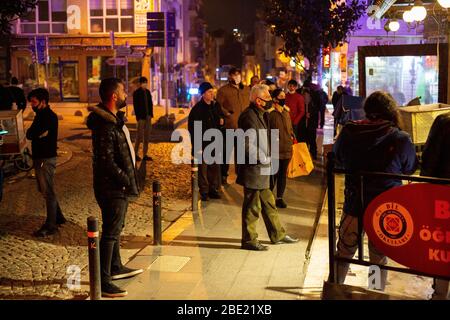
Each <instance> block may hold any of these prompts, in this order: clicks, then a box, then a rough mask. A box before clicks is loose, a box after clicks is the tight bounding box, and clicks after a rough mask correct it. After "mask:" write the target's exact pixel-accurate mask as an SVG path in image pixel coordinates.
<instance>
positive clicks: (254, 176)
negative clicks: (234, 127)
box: [236, 85, 298, 251]
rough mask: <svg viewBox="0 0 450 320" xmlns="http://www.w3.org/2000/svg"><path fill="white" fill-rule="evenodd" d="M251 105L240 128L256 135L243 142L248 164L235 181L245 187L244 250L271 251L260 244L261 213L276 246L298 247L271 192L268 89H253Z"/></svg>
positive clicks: (243, 212)
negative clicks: (281, 218)
mask: <svg viewBox="0 0 450 320" xmlns="http://www.w3.org/2000/svg"><path fill="white" fill-rule="evenodd" d="M250 101H251V103H250V106H249V107H248V108H247V109H245V110H244V112H242V114H241V115H240V117H239V120H238V127H239V128H240V129H243V130H244V132H246V134H247V135H249V136H251V135H252V132H253V138H250V139H248V138H246V139H245V141H244V150H245V163H239V165H238V177H237V180H236V182H237V183H238V184H240V185H242V186H243V187H244V203H243V205H242V240H241V244H242V249H245V250H255V251H265V250H267V249H268V247H267V246H264V245H262V244H261V243H260V242H259V241H258V233H257V232H256V228H257V225H258V219H259V214H260V213H261V214H262V215H263V218H264V222H265V224H266V228H267V232H268V233H269V237H270V240H271V241H272V243H273V244H281V243H295V242H298V239H293V238H291V237H290V236H288V235H287V234H286V231H285V230H284V228H283V227H282V225H281V222H280V219H279V217H278V210H277V208H276V205H275V198H274V196H273V193H272V191H271V190H270V176H271V174H272V173H273V172H272V170H271V160H270V156H271V155H270V146H269V132H268V131H269V125H268V123H269V121H268V117H267V115H266V112H267V110H269V109H270V108H271V106H272V97H271V96H270V93H269V87H268V86H267V85H256V86H254V87H253V88H252V91H251V93H250ZM263 133H265V134H263ZM238 147H239V145H238ZM239 158H240V157H239V152H238V159H239Z"/></svg>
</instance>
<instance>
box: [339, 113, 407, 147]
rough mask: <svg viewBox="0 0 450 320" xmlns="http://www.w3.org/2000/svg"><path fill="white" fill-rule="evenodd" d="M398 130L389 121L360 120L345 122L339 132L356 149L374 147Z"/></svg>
mask: <svg viewBox="0 0 450 320" xmlns="http://www.w3.org/2000/svg"><path fill="white" fill-rule="evenodd" d="M398 131H399V129H398V128H397V127H396V126H395V125H394V124H393V123H392V122H390V121H385V120H381V121H370V120H361V121H351V122H349V123H347V124H346V125H345V127H344V128H343V130H342V133H341V134H343V135H345V136H346V140H347V141H348V143H349V145H351V146H353V148H354V149H355V150H358V149H361V148H363V149H366V148H367V147H369V149H370V148H371V147H376V146H378V145H380V144H381V143H383V142H384V141H386V139H387V138H389V137H390V136H391V135H393V134H396V133H397V132H398Z"/></svg>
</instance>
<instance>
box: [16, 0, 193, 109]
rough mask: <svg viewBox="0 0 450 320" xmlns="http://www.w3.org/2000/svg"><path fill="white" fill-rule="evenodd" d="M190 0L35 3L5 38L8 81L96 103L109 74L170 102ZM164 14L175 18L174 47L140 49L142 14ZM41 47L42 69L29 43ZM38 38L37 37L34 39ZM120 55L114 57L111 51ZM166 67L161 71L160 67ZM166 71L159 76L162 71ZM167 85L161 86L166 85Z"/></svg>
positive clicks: (185, 51) (186, 41)
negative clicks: (146, 84)
mask: <svg viewBox="0 0 450 320" xmlns="http://www.w3.org/2000/svg"><path fill="white" fill-rule="evenodd" d="M192 2H198V1H196V0H172V1H171V0H39V2H38V5H37V7H36V10H35V11H34V12H32V13H31V14H30V15H29V16H28V17H26V18H23V19H21V20H18V21H17V23H16V25H15V28H14V29H15V32H14V36H13V37H12V39H11V46H10V58H11V76H16V77H17V78H18V79H19V81H20V82H21V83H22V84H23V85H24V88H25V89H26V90H29V89H32V88H34V87H36V86H42V85H46V86H47V87H48V89H49V91H50V94H51V99H52V101H81V102H88V101H95V100H98V94H97V92H98V85H99V83H100V81H101V79H103V78H106V77H111V76H117V77H119V78H122V79H124V80H125V81H126V82H127V83H128V91H129V92H130V93H131V92H132V91H133V90H134V88H135V87H136V85H137V79H138V77H140V76H142V75H143V76H146V77H147V78H149V79H150V87H151V90H152V93H153V94H154V97H155V99H157V100H158V102H160V101H161V100H162V99H163V98H164V99H165V98H166V97H167V95H166V92H165V91H166V88H167V89H168V99H169V100H170V101H171V103H172V104H173V103H175V100H176V83H177V82H180V79H179V78H180V77H181V78H182V79H181V81H184V79H183V77H186V76H185V74H184V72H181V73H180V72H175V68H174V66H176V65H177V64H188V63H189V62H190V59H191V53H190V47H191V45H190V42H191V39H190V35H189V29H190V19H186V18H185V17H187V16H186V12H188V11H189V8H190V6H191V4H192ZM159 11H168V12H174V13H175V16H176V34H177V40H176V43H175V47H174V48H169V49H167V50H166V51H165V50H164V49H163V48H149V47H147V20H146V14H147V12H159ZM42 37H45V38H46V39H48V40H47V43H48V46H47V47H48V51H47V53H48V59H47V62H48V63H47V64H45V63H37V61H36V59H34V58H33V51H34V52H36V49H35V50H33V46H35V48H36V43H35V39H39V38H42ZM38 41H39V40H38ZM120 47H121V48H122V49H124V48H128V49H124V50H125V51H127V52H128V53H127V54H126V56H127V58H126V59H125V58H119V59H114V57H118V56H119V55H120V49H119V48H120ZM166 65H167V66H168V67H167V69H165V66H166ZM166 71H167V73H166ZM165 74H168V76H167V80H168V83H169V84H170V85H167V86H164V85H161V83H162V82H163V81H165V80H166V78H165V76H164V75H165Z"/></svg>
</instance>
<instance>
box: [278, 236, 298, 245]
mask: <svg viewBox="0 0 450 320" xmlns="http://www.w3.org/2000/svg"><path fill="white" fill-rule="evenodd" d="M296 242H299V239H296V238H295V239H294V238H291V237H290V236H288V235H286V236H285V237H284V238H283V239H281V240H279V241H277V242H275V243H274V244H284V243H296Z"/></svg>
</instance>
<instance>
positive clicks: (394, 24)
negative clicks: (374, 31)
mask: <svg viewBox="0 0 450 320" xmlns="http://www.w3.org/2000/svg"><path fill="white" fill-rule="evenodd" d="M398 29H400V23H399V22H398V21H397V20H392V21H391V22H389V30H391V31H392V32H397V31H398Z"/></svg>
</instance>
